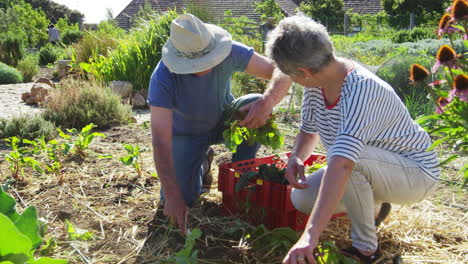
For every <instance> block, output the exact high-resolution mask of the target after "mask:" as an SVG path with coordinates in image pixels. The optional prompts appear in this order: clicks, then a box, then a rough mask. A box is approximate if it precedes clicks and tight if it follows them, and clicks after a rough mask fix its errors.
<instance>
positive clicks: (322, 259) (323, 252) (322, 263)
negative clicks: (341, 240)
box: [316, 241, 359, 264]
mask: <svg viewBox="0 0 468 264" xmlns="http://www.w3.org/2000/svg"><path fill="white" fill-rule="evenodd" d="M316 260H317V264H335V263H340V264H359V262H358V261H356V260H354V259H352V258H349V257H346V256H345V255H343V254H341V253H340V251H339V249H338V248H337V247H336V246H335V244H333V243H332V242H328V241H325V242H322V243H320V244H319V246H318V247H317V249H316Z"/></svg>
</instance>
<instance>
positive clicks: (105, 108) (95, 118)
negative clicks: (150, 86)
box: [43, 79, 132, 128]
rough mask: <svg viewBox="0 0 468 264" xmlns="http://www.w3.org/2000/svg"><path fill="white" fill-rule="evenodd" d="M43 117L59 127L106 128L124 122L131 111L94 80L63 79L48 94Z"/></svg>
mask: <svg viewBox="0 0 468 264" xmlns="http://www.w3.org/2000/svg"><path fill="white" fill-rule="evenodd" d="M43 116H44V118H45V119H46V120H50V121H52V122H53V123H54V124H56V125H57V126H61V127H63V128H82V127H84V126H86V125H88V124H90V123H93V124H95V125H97V126H98V127H99V128H106V127H110V126H112V125H119V124H125V123H128V122H129V120H130V118H131V116H132V112H131V109H130V107H129V106H124V105H122V103H121V102H120V96H119V95H117V94H115V93H114V92H112V90H110V88H107V87H103V86H102V85H101V84H99V83H97V82H95V81H91V82H88V81H84V80H73V79H66V80H63V81H62V82H61V83H60V85H59V86H58V88H55V89H53V90H51V91H50V96H49V98H48V100H47V102H46V109H45V111H44V112H43Z"/></svg>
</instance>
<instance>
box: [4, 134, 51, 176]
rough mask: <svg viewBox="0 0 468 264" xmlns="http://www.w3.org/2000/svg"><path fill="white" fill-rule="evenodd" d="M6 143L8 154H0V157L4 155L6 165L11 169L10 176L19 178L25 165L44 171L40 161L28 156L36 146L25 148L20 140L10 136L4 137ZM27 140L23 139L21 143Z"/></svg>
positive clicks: (40, 171)
mask: <svg viewBox="0 0 468 264" xmlns="http://www.w3.org/2000/svg"><path fill="white" fill-rule="evenodd" d="M5 141H7V142H8V143H7V145H8V146H10V147H11V151H10V153H8V154H3V153H1V154H0V157H4V158H5V160H6V161H7V162H8V167H9V169H10V171H11V174H12V177H13V179H15V180H21V179H22V176H23V174H24V168H25V167H31V168H33V169H34V170H36V171H37V172H39V173H44V171H43V170H42V168H41V163H40V162H38V161H37V160H35V159H33V158H32V157H28V155H30V154H31V153H33V152H35V151H36V148H35V147H34V148H32V149H30V148H27V147H22V146H20V142H21V140H20V139H19V138H17V137H11V138H8V139H5ZM28 142H31V141H29V140H23V141H22V143H25V144H28Z"/></svg>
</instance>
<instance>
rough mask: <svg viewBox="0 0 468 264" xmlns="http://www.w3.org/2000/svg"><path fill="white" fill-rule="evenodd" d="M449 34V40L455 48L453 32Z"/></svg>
mask: <svg viewBox="0 0 468 264" xmlns="http://www.w3.org/2000/svg"><path fill="white" fill-rule="evenodd" d="M448 36H449V40H450V44H451V45H452V48H453V49H455V43H453V36H452V34H448Z"/></svg>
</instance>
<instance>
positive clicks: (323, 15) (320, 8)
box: [299, 0, 345, 30]
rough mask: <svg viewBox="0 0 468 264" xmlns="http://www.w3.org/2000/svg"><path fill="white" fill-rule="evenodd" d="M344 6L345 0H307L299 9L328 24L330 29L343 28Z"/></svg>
mask: <svg viewBox="0 0 468 264" xmlns="http://www.w3.org/2000/svg"><path fill="white" fill-rule="evenodd" d="M343 7H344V3H343V0H306V1H304V2H302V3H301V5H300V6H299V10H300V11H302V12H304V13H305V14H306V15H308V16H310V17H312V19H314V20H316V21H318V22H320V23H322V24H324V25H326V26H327V27H328V29H329V30H330V29H331V28H332V29H333V30H341V29H342V28H343V21H344V14H345V11H344V9H343Z"/></svg>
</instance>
